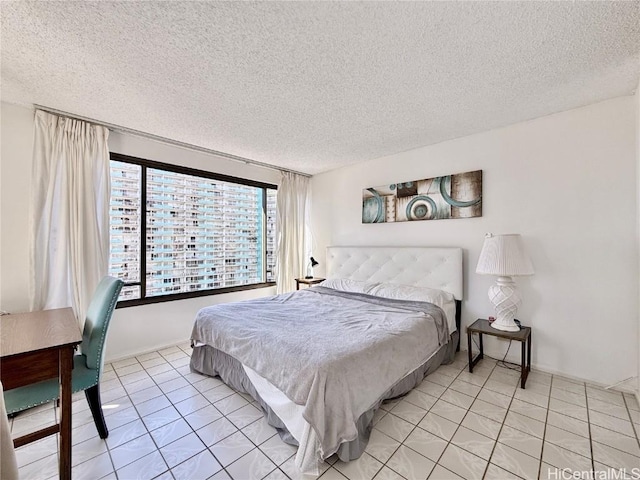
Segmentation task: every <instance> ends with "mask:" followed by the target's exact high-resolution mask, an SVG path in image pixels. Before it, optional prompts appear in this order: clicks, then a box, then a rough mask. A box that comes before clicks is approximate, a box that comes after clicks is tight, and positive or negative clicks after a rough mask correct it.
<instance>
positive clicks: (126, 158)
mask: <svg viewBox="0 0 640 480" xmlns="http://www.w3.org/2000/svg"><path fill="white" fill-rule="evenodd" d="M111 160H114V161H117V162H123V163H130V164H134V165H140V167H141V172H140V173H141V175H140V281H138V282H125V284H124V285H125V286H130V285H131V286H140V298H136V299H130V300H120V301H118V302H117V304H116V308H126V307H135V306H138V305H150V304H153V303H162V302H171V301H174V300H184V299H188V298H197V297H205V296H209V295H222V294H225V293H233V292H240V291H244V290H255V289H257V288H267V287H273V286H275V285H276V282H274V281H265V282H260V283H251V284H247V285H235V286H233V287H221V288H211V289H207V290H195V291H192V292H180V293H170V294H165V295H157V296H153V297H147V296H146V278H147V169H148V168H152V169H157V170H165V171H168V172H172V173H179V174H184V175H191V176H197V177H202V178H207V179H210V180H217V181H221V182H230V183H236V184H239V185H245V186H248V187H256V188H262V189H263V191H264V194H263V195H262V211H263V215H264V216H265V219H266V215H267V195H266V189H272V190H276V191H277V190H278V186H277V185H273V184H271V183H266V182H259V181H256V180H249V179H246V178H240V177H234V176H231V175H224V174H221V173H215V172H209V171H206V170H200V169H196V168H191V167H185V166H182V165H173V164H170V163H164V162H158V161H155V160H148V159H145V158H139V157H133V156H130V155H124V154H121V153H115V152H110V154H109V161H111ZM266 227H267V225H266V221H265V223H264V228H263V232H262V236H263V238H262V241H263V245H264V246H265V249H264V252H263V255H265V259H264V262H263V274H264V278H265V279H266V278H267V271H266V269H267V262H266V246H267V228H266ZM109 235H111V233H109ZM109 257H111V248H109Z"/></svg>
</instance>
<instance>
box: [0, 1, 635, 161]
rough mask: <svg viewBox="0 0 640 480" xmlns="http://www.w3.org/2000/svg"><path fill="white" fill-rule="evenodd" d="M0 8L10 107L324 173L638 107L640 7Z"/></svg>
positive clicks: (225, 4) (190, 5)
mask: <svg viewBox="0 0 640 480" xmlns="http://www.w3.org/2000/svg"><path fill="white" fill-rule="evenodd" d="M0 9H1V10H0V12H1V15H2V37H1V40H2V43H1V48H2V51H1V53H2V71H1V80H2V90H1V94H2V100H3V101H7V102H11V103H20V104H40V105H45V106H48V107H51V108H55V109H59V110H63V111H67V112H72V113H74V114H77V115H81V116H84V117H88V118H94V119H98V120H101V121H104V122H109V123H112V124H117V125H122V126H125V127H129V128H133V129H136V130H141V131H144V132H149V133H152V134H155V135H160V136H163V137H168V138H171V139H175V140H179V141H182V142H186V143H190V144H194V145H198V146H201V147H205V148H210V149H215V150H219V151H223V152H227V153H230V154H234V155H238V156H242V157H247V158H250V159H254V160H258V161H261V162H266V163H270V164H273V165H278V166H282V167H285V168H289V169H293V170H298V171H302V172H307V173H311V174H313V173H318V172H322V171H326V170H330V169H333V168H337V167H340V166H342V165H347V164H350V163H355V162H360V161H364V160H368V159H371V158H376V157H380V156H383V155H388V154H392V153H397V152H400V151H404V150H408V149H412V148H416V147H419V146H423V145H429V144H432V143H436V142H440V141H443V140H447V139H451V138H455V137H460V136H463V135H468V134H471V133H475V132H480V131H485V130H489V129H491V128H495V127H500V126H504V125H508V124H512V123H515V122H518V121H522V120H526V119H530V118H535V117H539V116H542V115H547V114H550V113H553V112H558V111H562V110H567V109H570V108H574V107H578V106H581V105H586V104H589V103H594V102H598V101H601V100H604V99H607V98H611V97H615V96H620V95H628V94H630V93H631V92H632V91H633V89H634V87H635V86H636V85H637V82H638V77H639V75H640V56H639V51H640V3H639V2H638V1H635V2H579V1H578V2H558V3H550V2H419V3H413V2H411V3H410V2H372V3H360V2H344V3H336V2H283V3H279V2H258V3H249V2H37V3H28V2H1V6H0ZM425 160H426V159H425Z"/></svg>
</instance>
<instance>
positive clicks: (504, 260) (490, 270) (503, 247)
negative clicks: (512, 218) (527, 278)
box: [476, 233, 534, 332]
mask: <svg viewBox="0 0 640 480" xmlns="http://www.w3.org/2000/svg"><path fill="white" fill-rule="evenodd" d="M476 273H479V274H481V275H497V276H498V280H497V282H496V284H495V285H493V286H491V287H490V288H489V300H491V303H493V305H494V307H495V309H496V314H497V318H496V320H495V321H494V322H492V323H491V326H492V327H493V328H495V329H497V330H503V331H506V332H517V331H518V330H520V327H519V326H518V325H516V323H515V322H514V318H515V316H516V312H517V311H518V307H519V306H520V304H521V303H522V299H521V298H520V294H519V293H518V289H517V287H516V283H515V282H514V281H513V279H512V278H511V277H512V276H515V275H533V273H534V272H533V265H532V264H531V260H529V257H528V256H527V254H526V253H525V251H524V246H523V245H522V240H521V237H520V235H517V234H510V235H492V234H491V233H488V234H487V235H486V237H485V239H484V245H482V251H481V252H480V258H479V259H478V266H477V267H476Z"/></svg>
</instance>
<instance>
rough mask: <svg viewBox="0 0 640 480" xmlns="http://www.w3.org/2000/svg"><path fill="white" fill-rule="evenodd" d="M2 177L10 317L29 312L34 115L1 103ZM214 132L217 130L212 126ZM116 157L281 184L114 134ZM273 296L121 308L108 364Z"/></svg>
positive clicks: (0, 281) (4, 282)
mask: <svg viewBox="0 0 640 480" xmlns="http://www.w3.org/2000/svg"><path fill="white" fill-rule="evenodd" d="M0 108H1V116H2V158H1V167H2V175H1V176H0V182H1V183H0V198H1V200H2V205H1V217H0V218H1V225H2V233H1V243H0V299H1V302H2V303H1V304H0V308H1V309H3V310H7V311H10V312H18V311H26V310H28V308H29V294H28V291H29V290H28V286H29V249H28V241H27V239H28V238H29V237H28V235H29V221H28V218H29V201H30V185H31V155H32V148H33V110H30V109H27V108H24V107H18V106H14V105H9V104H6V103H2V104H1V106H0ZM212 128H214V127H212ZM109 149H110V151H112V152H117V153H122V154H125V155H131V156H137V157H142V158H146V159H150V160H156V161H160V162H165V163H172V164H177V165H184V166H188V167H192V168H197V169H201V170H210V171H214V172H217V173H222V174H226V175H233V176H237V177H242V178H248V179H252V180H258V181H263V182H266V183H273V184H279V183H280V174H279V173H278V172H277V171H275V170H269V169H265V168H260V167H254V166H251V165H246V164H244V163H239V162H234V161H231V160H226V159H224V158H220V157H215V156H211V155H207V154H204V153H199V152H195V151H191V150H186V149H182V148H178V147H173V146H170V145H166V144H163V143H159V142H155V141H151V140H147V139H143V138H139V137H132V136H128V135H122V134H118V133H111V135H110V137H109ZM272 294H275V288H273V287H270V288H262V289H255V290H247V291H243V292H237V293H229V294H224V295H212V296H208V297H200V298H194V299H189V300H180V301H174V302H164V303H158V304H154V305H143V306H138V307H128V308H120V309H117V310H116V311H115V313H114V316H113V319H112V322H111V326H110V331H109V336H108V339H107V350H106V356H107V359H108V360H112V359H115V358H121V357H124V356H128V355H132V354H136V353H140V352H143V351H148V350H153V349H155V348H158V347H162V346H165V345H172V344H176V343H179V342H184V341H187V340H188V339H189V337H190V334H191V327H192V325H193V319H194V318H195V315H196V313H197V311H198V310H199V309H200V308H202V307H204V306H207V305H212V304H214V303H221V302H232V301H239V300H246V299H250V298H256V297H259V296H265V295H272Z"/></svg>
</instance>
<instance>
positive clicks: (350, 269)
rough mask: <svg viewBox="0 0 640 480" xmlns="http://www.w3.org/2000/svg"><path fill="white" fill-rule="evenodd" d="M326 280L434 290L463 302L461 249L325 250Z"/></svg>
mask: <svg viewBox="0 0 640 480" xmlns="http://www.w3.org/2000/svg"><path fill="white" fill-rule="evenodd" d="M327 278H349V279H352V280H361V281H371V282H386V283H398V284H402V285H413V286H417V287H429V288H437V289H440V290H444V291H446V292H449V293H451V294H453V296H454V297H455V298H456V300H462V249H461V248H448V247H442V248H432V247H327Z"/></svg>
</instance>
